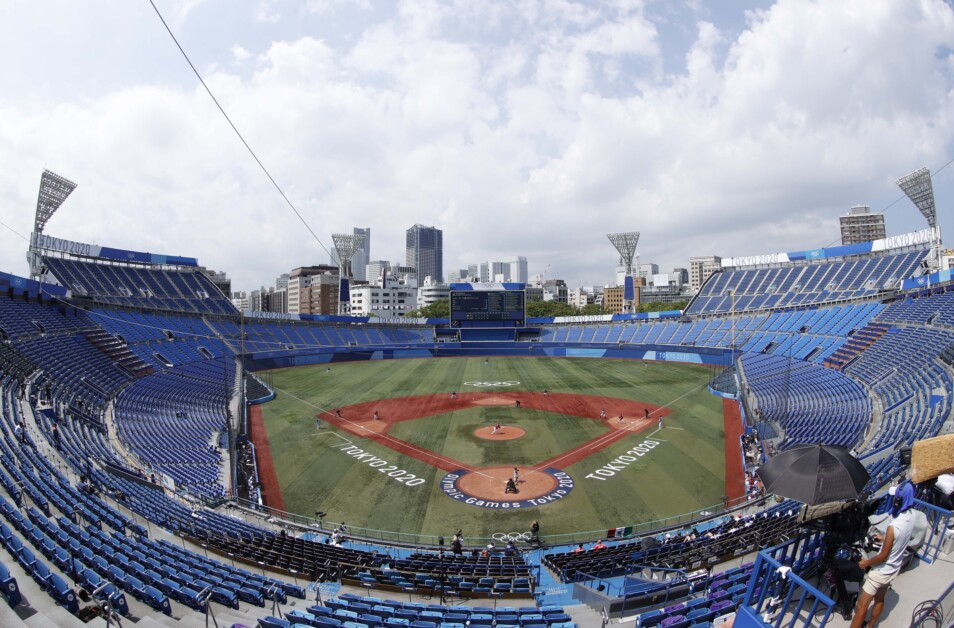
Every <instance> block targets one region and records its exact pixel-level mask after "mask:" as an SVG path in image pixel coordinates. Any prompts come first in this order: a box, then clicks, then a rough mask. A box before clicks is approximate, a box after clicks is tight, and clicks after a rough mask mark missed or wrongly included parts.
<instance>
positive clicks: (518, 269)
mask: <svg viewBox="0 0 954 628" xmlns="http://www.w3.org/2000/svg"><path fill="white" fill-rule="evenodd" d="M507 263H508V264H510V281H515V282H517V283H527V282H528V281H529V280H530V272H529V270H528V269H527V258H526V257H524V256H523V255H517V256H514V257H511V258H510V259H509V260H507Z"/></svg>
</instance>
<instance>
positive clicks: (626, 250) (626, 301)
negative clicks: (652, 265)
mask: <svg viewBox="0 0 954 628" xmlns="http://www.w3.org/2000/svg"><path fill="white" fill-rule="evenodd" d="M606 237H607V238H609V241H610V242H611V243H612V244H613V246H614V247H615V248H616V251H617V252H618V253H619V258H620V262H622V264H623V266H624V267H625V268H626V276H625V277H624V279H623V311H624V312H632V311H633V301H634V300H635V292H634V290H633V254H634V253H636V244H637V243H638V242H639V232H638V231H627V232H624V233H607V234H606Z"/></svg>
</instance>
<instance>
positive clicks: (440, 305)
mask: <svg viewBox="0 0 954 628" xmlns="http://www.w3.org/2000/svg"><path fill="white" fill-rule="evenodd" d="M415 312H416V313H417V316H420V317H423V318H450V300H449V299H440V300H439V301H434V302H433V303H431V304H430V305H425V306H424V307H422V308H420V309H419V310H415ZM407 315H408V316H410V315H411V312H408V314H407Z"/></svg>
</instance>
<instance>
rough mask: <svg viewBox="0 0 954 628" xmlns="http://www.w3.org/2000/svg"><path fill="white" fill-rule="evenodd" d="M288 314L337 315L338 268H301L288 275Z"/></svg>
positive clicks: (325, 266)
mask: <svg viewBox="0 0 954 628" xmlns="http://www.w3.org/2000/svg"><path fill="white" fill-rule="evenodd" d="M288 312H289V313H290V314H337V313H338V267H337V266H331V265H324V266H303V267H301V268H296V269H294V270H293V271H291V273H289V275H288Z"/></svg>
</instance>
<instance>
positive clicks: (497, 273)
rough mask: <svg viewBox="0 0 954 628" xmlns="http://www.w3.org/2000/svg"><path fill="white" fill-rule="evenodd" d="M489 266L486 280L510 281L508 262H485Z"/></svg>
mask: <svg viewBox="0 0 954 628" xmlns="http://www.w3.org/2000/svg"><path fill="white" fill-rule="evenodd" d="M487 265H488V266H489V267H490V279H489V280H488V281H500V282H502V281H510V264H509V263H508V262H487Z"/></svg>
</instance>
